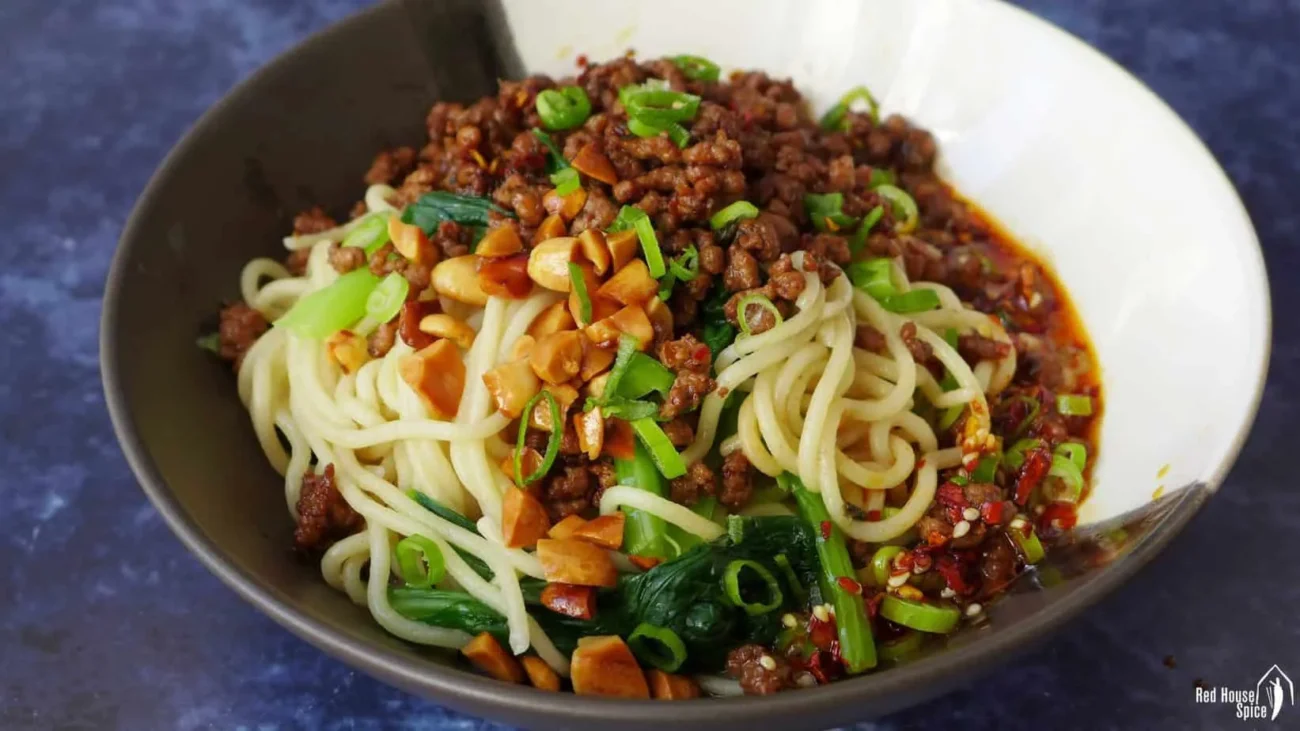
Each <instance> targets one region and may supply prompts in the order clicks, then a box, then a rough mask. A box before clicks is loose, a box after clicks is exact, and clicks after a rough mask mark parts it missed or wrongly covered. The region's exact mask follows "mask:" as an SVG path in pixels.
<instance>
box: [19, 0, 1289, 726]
mask: <svg viewBox="0 0 1300 731" xmlns="http://www.w3.org/2000/svg"><path fill="white" fill-rule="evenodd" d="M361 4H362V2H361V0H314V1H313V2H290V1H289V0H225V1H219V0H103V1H102V2H95V1H93V0H64V1H62V2H59V1H53V0H52V1H49V2H40V1H39V0H0V171H2V172H0V213H2V214H3V217H2V218H0V221H2V222H3V223H0V226H2V229H0V230H3V233H4V239H3V241H2V243H0V374H3V376H2V377H0V415H2V417H3V442H2V443H0V459H2V460H3V469H0V572H3V577H4V581H3V584H2V585H0V592H2V595H0V596H2V598H0V728H5V729H13V728H58V729H115V728H121V729H207V728H215V729H298V728H305V729H377V728H412V729H414V728H423V729H454V728H455V729H459V728H464V729H470V728H473V729H480V728H492V726H491V725H490V724H487V723H484V722H481V721H479V720H476V719H473V718H467V717H464V716H459V715H456V714H454V713H451V712H449V711H446V710H444V709H442V708H439V707H438V706H436V705H434V704H432V703H429V702H427V701H423V700H420V699H417V698H413V697H411V696H408V695H406V694H404V693H402V692H400V691H397V690H394V689H392V688H389V687H387V686H384V685H381V684H380V683H378V682H376V681H374V680H371V679H370V678H368V677H366V676H363V675H360V674H358V673H355V672H353V671H352V670H349V669H348V668H347V667H345V666H343V665H341V664H340V663H338V662H336V661H334V660H332V659H330V658H327V657H325V656H324V655H322V654H321V653H319V652H318V651H316V650H315V649H313V648H312V647H310V646H308V645H306V644H305V643H303V642H301V641H299V640H297V639H295V638H294V637H292V636H290V635H289V634H288V633H287V632H285V631H283V630H281V629H279V628H278V627H277V626H275V625H273V624H272V623H271V621H270V620H268V619H266V618H264V617H263V616H261V615H260V614H258V613H256V612H255V611H254V610H253V609H252V608H250V607H249V606H247V605H245V604H244V603H243V602H242V601H240V600H239V599H238V598H236V596H235V595H234V594H233V593H232V592H230V591H228V590H227V589H225V588H224V587H222V586H221V585H220V584H218V583H217V581H216V579H214V578H213V577H212V576H210V575H209V574H208V573H207V572H206V571H204V570H203V569H202V568H201V567H200V566H199V564H198V562H197V561H195V560H194V559H193V558H191V557H190V556H189V555H188V554H186V553H185V551H184V550H183V549H182V548H181V546H180V544H179V543H178V542H177V541H176V540H175V539H174V538H173V537H172V535H171V534H170V533H169V532H168V530H167V529H166V527H165V526H164V525H163V524H162V522H161V521H160V520H159V518H158V516H157V514H156V513H155V512H154V511H153V509H152V508H151V507H150V506H149V504H148V503H147V502H146V501H145V498H144V496H143V494H142V493H141V492H140V491H139V489H138V488H137V487H136V484H135V481H134V479H133V478H132V476H131V474H130V472H129V471H128V469H127V466H126V463H125V461H124V460H123V458H122V455H121V453H120V452H119V451H118V448H117V445H116V443H115V442H114V439H113V435H112V432H111V429H110V427H109V422H108V416H107V415H106V413H105V410H104V404H103V396H102V394H101V392H100V385H99V373H98V366H97V353H96V335H97V328H98V322H99V308H100V297H101V293H102V288H103V282H104V277H105V274H106V272H107V269H108V264H109V258H110V257H111V256H112V253H113V249H114V247H115V245H116V241H117V236H118V233H119V231H120V229H121V226H122V224H123V221H124V220H125V217H126V215H127V213H128V211H129V210H130V208H131V204H132V202H133V201H134V199H135V197H136V195H137V194H138V193H139V191H140V190H141V188H142V187H143V186H144V184H145V181H146V180H147V179H148V177H149V175H150V173H151V172H152V170H153V169H154V167H155V166H156V165H157V164H158V162H159V161H160V160H161V159H162V157H163V155H164V153H165V152H166V151H167V149H168V148H169V147H171V145H172V144H173V143H174V142H175V141H176V140H177V139H178V138H179V137H180V135H181V134H182V132H183V131H184V130H185V129H186V127H187V126H189V125H190V124H191V123H192V122H193V121H194V120H195V119H196V118H198V116H199V115H200V114H201V113H202V112H203V110H204V109H206V108H207V107H208V106H209V105H210V104H212V103H213V102H215V101H216V100H217V99H218V98H219V97H220V96H221V95H222V94H223V93H225V92H226V91H227V90H228V89H229V88H230V87H231V86H232V85H233V84H235V83H236V82H237V81H239V80H240V79H241V78H243V77H244V76H246V75H248V74H249V73H250V72H251V71H253V70H254V69H255V68H257V67H258V66H259V65H261V64H263V63H265V62H266V61H268V60H270V59H271V58H272V57H274V56H275V55H276V54H277V53H279V52H281V51H283V50H285V49H287V48H289V47H290V46H292V45H293V44H294V43H295V42H297V41H298V40H299V39H301V38H302V37H303V36H305V35H307V34H308V33H310V32H312V31H314V30H316V29H318V28H321V27H322V26H324V25H326V24H328V23H330V22H332V21H334V20H337V19H339V18H342V17H343V16H344V15H346V14H347V13H349V12H350V11H352V10H354V9H355V8H356V7H358V6H359V5H361ZM1022 4H1024V5H1026V6H1027V7H1029V8H1030V9H1031V10H1033V11H1034V12H1036V13H1039V14H1041V15H1044V16H1046V17H1048V18H1049V19H1051V20H1052V21H1054V22H1056V23H1058V24H1060V25H1062V26H1064V27H1065V28H1067V29H1069V30H1071V31H1073V32H1074V33H1076V34H1078V35H1080V36H1082V37H1083V38H1085V39H1086V40H1088V41H1089V42H1091V43H1093V44H1095V45H1097V46H1099V47H1100V48H1101V49H1102V50H1103V51H1105V52H1106V53H1108V54H1110V55H1111V56H1112V57H1114V58H1115V59H1117V60H1118V61H1119V62H1120V63H1121V64H1123V65H1124V66H1126V67H1127V68H1129V69H1130V70H1132V71H1133V72H1134V73H1136V74H1137V75H1138V76H1140V77H1141V78H1142V79H1143V80H1144V81H1146V82H1147V83H1148V84H1150V85H1151V86H1152V87H1153V88H1154V89H1155V90H1156V91H1157V92H1158V93H1159V94H1160V95H1161V96H1163V97H1164V98H1165V99H1167V100H1168V101H1169V102H1170V103H1171V104H1172V105H1173V107H1174V108H1175V109H1177V110H1178V112H1179V113H1181V114H1182V115H1183V116H1184V117H1185V118H1186V119H1188V120H1189V121H1190V122H1191V124H1192V126H1193V127H1195V128H1196V130H1197V132H1199V133H1200V134H1201V136H1202V137H1203V138H1204V139H1205V140H1206V141H1207V142H1208V143H1209V146H1210V147H1211V148H1212V149H1213V151H1214V153H1215V155H1217V156H1218V158H1219V160H1220V161H1222V163H1223V164H1224V166H1225V167H1226V168H1227V170H1228V173H1229V175H1230V176H1231V177H1232V179H1233V181H1234V182H1235V183H1236V185H1237V187H1238V189H1239V190H1240V191H1241V194H1242V197H1243V198H1244V199H1245V201H1246V205H1247V206H1248V208H1249V209H1250V213H1251V216H1252V218H1253V219H1254V221H1255V224H1256V226H1257V227H1258V229H1259V233H1260V238H1261V239H1262V240H1263V242H1264V249H1265V255H1266V257H1267V260H1268V267H1269V270H1270V272H1271V273H1272V277H1273V296H1274V304H1275V311H1276V312H1277V313H1278V317H1277V318H1276V322H1275V343H1274V350H1273V361H1272V371H1271V378H1270V381H1269V385H1268V389H1267V393H1266V395H1265V398H1264V407H1263V410H1262V412H1261V413H1260V416H1259V421H1258V423H1257V425H1256V427H1255V431H1254V434H1253V436H1252V437H1251V439H1250V442H1249V443H1248V444H1247V446H1246V449H1245V451H1244V453H1243V454H1242V456H1241V459H1240V461H1239V462H1238V464H1237V467H1236V469H1234V470H1233V472H1232V475H1231V477H1230V478H1229V480H1228V484H1227V486H1226V487H1225V488H1224V489H1223V490H1222V492H1221V493H1220V494H1219V495H1218V496H1217V497H1215V498H1214V500H1213V501H1212V503H1211V504H1210V506H1209V507H1208V509H1206V510H1205V511H1203V513H1202V514H1201V515H1199V516H1198V517H1197V518H1196V519H1195V520H1193V522H1192V523H1191V525H1190V526H1189V527H1188V529H1187V530H1186V532H1185V533H1184V534H1183V535H1182V536H1180V537H1179V538H1178V539H1177V540H1175V541H1174V543H1173V544H1172V546H1170V548H1169V550H1168V551H1166V552H1165V553H1164V555H1162V556H1161V557H1160V558H1159V559H1158V560H1156V561H1155V562H1154V563H1153V564H1152V565H1151V566H1150V567H1149V568H1147V569H1145V570H1144V571H1143V572H1142V573H1141V574H1140V575H1139V576H1138V577H1137V578H1136V579H1135V580H1133V581H1132V582H1131V583H1129V584H1128V585H1127V586H1126V587H1125V588H1123V589H1122V590H1120V591H1118V592H1116V593H1115V594H1114V595H1113V596H1111V597H1110V598H1109V599H1107V600H1106V601H1104V602H1102V603H1101V604H1100V605H1099V606H1097V607H1096V608H1095V609H1094V610H1092V611H1090V612H1088V613H1087V615H1086V617H1085V618H1084V619H1082V620H1080V621H1077V622H1075V623H1074V624H1072V625H1071V626H1069V627H1068V629H1066V630H1065V631H1063V632H1062V633H1060V634H1059V635H1057V636H1056V637H1055V638H1054V639H1053V640H1052V641H1051V642H1050V644H1048V645H1047V646H1045V647H1043V648H1041V649H1039V650H1037V651H1036V652H1033V653H1032V654H1029V655H1027V656H1024V657H1023V658H1020V659H1017V660H1015V661H1014V662H1013V663H1011V664H1010V665H1008V666H1006V667H1004V668H1003V669H1001V670H999V671H997V672H996V673H995V674H993V675H992V676H989V677H985V678H983V679H980V680H978V681H976V682H974V683H972V684H971V685H970V686H968V687H966V688H964V689H961V690H959V691H957V692H955V693H952V694H951V695H948V696H946V697H945V698H942V699H940V700H937V701H934V702H931V703H929V704H926V705H925V706H923V707H919V708H915V709H912V710H910V711H907V712H905V713H902V714H899V715H897V716H894V717H890V718H886V719H882V720H879V721H876V722H874V723H865V724H863V725H862V726H861V728H864V729H895V728H913V727H928V726H935V727H939V726H945V727H946V726H952V727H959V728H963V729H980V728H1001V729H1029V728H1033V729H1036V730H1037V729H1044V728H1046V729H1056V728H1076V727H1077V728H1108V727H1114V728H1119V727H1135V728H1136V727H1140V728H1148V729H1156V728H1159V729H1187V728H1248V727H1250V726H1249V724H1242V723H1239V722H1238V721H1236V720H1234V719H1233V718H1232V715H1231V711H1230V709H1228V708H1225V707H1215V708H1205V707H1198V706H1197V705H1195V704H1194V703H1193V702H1192V695H1193V683H1194V681H1195V680H1196V679H1198V678H1201V679H1204V680H1205V681H1206V682H1208V683H1210V684H1212V685H1213V684H1219V683H1224V684H1229V685H1243V684H1249V683H1250V682H1253V680H1254V679H1255V678H1257V677H1258V676H1259V674H1260V673H1262V672H1263V671H1264V670H1265V669H1266V668H1267V667H1268V666H1269V665H1270V664H1272V663H1274V662H1277V663H1280V664H1282V666H1283V667H1284V668H1285V669H1288V670H1291V674H1292V676H1293V677H1294V678H1295V679H1296V680H1300V662H1298V660H1300V619H1297V617H1296V607H1297V604H1298V603H1300V560H1298V557H1300V551H1298V550H1297V549H1298V548H1300V539H1298V538H1297V536H1300V485H1297V480H1296V474H1297V470H1296V462H1295V459H1294V453H1295V450H1296V447H1297V437H1296V428H1295V425H1296V423H1297V422H1298V421H1300V325H1297V320H1296V319H1293V318H1292V317H1291V315H1292V314H1294V313H1295V312H1297V311H1300V295H1298V294H1297V287H1296V283H1297V280H1296V275H1297V273H1300V249H1298V247H1300V243H1298V242H1300V0H1237V1H1235V2H1222V1H1221V0H1060V1H1059V2H1052V1H1050V0H1022ZM1188 215H1195V211H1189V212H1188ZM1207 296H1213V293H1212V292H1210V293H1207ZM1288 445H1289V446H1288ZM1167 656H1172V658H1173V659H1172V660H1171V661H1168V662H1166V657H1167ZM1281 721H1282V722H1285V723H1284V724H1283V725H1290V724H1295V723H1297V722H1300V707H1297V708H1295V709H1287V710H1286V711H1284V713H1283V716H1282V719H1281Z"/></svg>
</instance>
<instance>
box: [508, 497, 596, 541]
mask: <svg viewBox="0 0 1300 731" xmlns="http://www.w3.org/2000/svg"><path fill="white" fill-rule="evenodd" d="M619 515H622V513H619ZM550 527H551V521H550V519H548V518H547V517H546V508H544V507H542V504H541V503H540V502H538V500H537V498H535V497H533V496H532V495H529V494H528V493H527V492H525V491H523V490H520V489H518V488H509V489H507V490H506V494H505V498H504V499H503V500H502V507H501V535H502V538H504V539H505V542H506V548H527V547H530V546H532V545H533V544H535V543H537V541H538V540H539V539H541V538H543V537H544V536H545V535H546V531H547V530H549V529H550Z"/></svg>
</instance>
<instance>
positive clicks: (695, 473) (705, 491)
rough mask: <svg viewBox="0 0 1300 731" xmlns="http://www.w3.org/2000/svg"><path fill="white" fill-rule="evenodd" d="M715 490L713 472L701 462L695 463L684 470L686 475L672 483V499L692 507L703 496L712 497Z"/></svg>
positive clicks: (715, 481)
mask: <svg viewBox="0 0 1300 731" xmlns="http://www.w3.org/2000/svg"><path fill="white" fill-rule="evenodd" d="M716 489H717V477H716V476H714V474H713V470H711V469H709V467H708V465H706V464H704V463H703V462H696V463H694V464H692V465H691V466H690V468H689V469H687V470H686V474H685V475H682V476H681V477H678V478H677V479H675V480H673V481H672V499H673V502H675V503H680V504H682V505H694V504H695V503H696V502H698V501H699V499H700V497H702V496H704V495H712V494H713V493H714V491H715V490H716Z"/></svg>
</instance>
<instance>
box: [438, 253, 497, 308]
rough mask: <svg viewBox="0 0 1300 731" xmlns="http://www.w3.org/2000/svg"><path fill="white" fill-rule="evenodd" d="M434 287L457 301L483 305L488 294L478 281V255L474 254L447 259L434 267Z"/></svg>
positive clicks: (478, 305) (441, 293) (444, 295)
mask: <svg viewBox="0 0 1300 731" xmlns="http://www.w3.org/2000/svg"><path fill="white" fill-rule="evenodd" d="M431 278H432V284H433V289H434V291H436V292H437V293H438V294H440V295H442V296H443V297H446V298H448V299H451V300H455V301H456V302H461V303H464V304H467V305H475V306H477V307H482V306H483V305H486V304H487V301H488V295H487V292H485V291H483V287H481V286H479V282H478V257H477V256H475V255H473V254H466V255H465V256H455V257H452V258H450V259H445V260H443V261H441V262H439V263H438V266H435V267H434V268H433V274H432V277H431Z"/></svg>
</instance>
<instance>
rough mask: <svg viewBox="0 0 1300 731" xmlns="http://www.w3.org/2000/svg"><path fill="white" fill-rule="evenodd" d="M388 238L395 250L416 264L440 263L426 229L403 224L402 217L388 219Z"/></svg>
mask: <svg viewBox="0 0 1300 731" xmlns="http://www.w3.org/2000/svg"><path fill="white" fill-rule="evenodd" d="M388 238H389V239H391V240H392V242H393V248H394V249H397V251H398V253H400V254H401V255H402V256H404V257H406V258H407V259H408V260H410V261H413V262H415V263H416V264H432V263H434V262H436V261H438V250H437V248H435V247H434V245H433V243H432V242H430V241H429V237H428V236H426V235H425V233H424V229H422V228H420V227H419V226H416V225H414V224H410V223H403V222H402V219H401V217H400V216H393V217H392V218H389V219H388Z"/></svg>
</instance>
